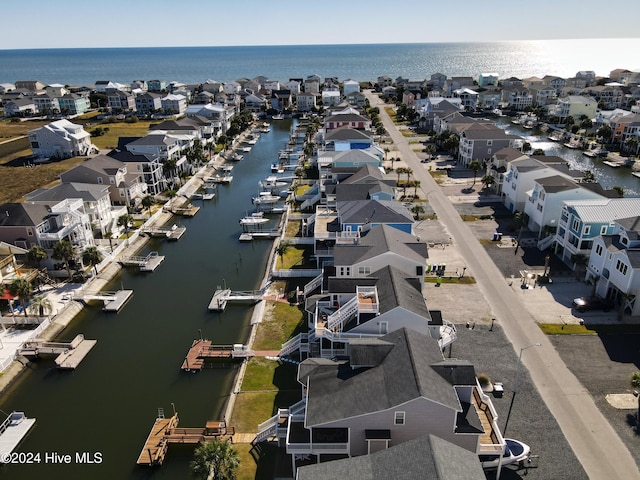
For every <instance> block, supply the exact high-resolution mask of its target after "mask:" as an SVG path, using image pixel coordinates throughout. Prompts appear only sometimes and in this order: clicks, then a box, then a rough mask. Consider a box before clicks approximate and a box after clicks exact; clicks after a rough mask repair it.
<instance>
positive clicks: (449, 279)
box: [424, 275, 476, 285]
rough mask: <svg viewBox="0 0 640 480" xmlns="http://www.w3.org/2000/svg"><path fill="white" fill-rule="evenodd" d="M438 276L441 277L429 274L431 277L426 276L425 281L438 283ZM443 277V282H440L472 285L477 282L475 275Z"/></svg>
mask: <svg viewBox="0 0 640 480" xmlns="http://www.w3.org/2000/svg"><path fill="white" fill-rule="evenodd" d="M438 278H439V277H434V276H429V277H424V282H425V283H437V282H438ZM441 278H442V282H440V283H457V284H459V285H472V284H474V283H476V279H475V278H473V277H470V276H469V275H465V276H464V277H462V278H458V277H447V276H444V277H441Z"/></svg>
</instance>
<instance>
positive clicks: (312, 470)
mask: <svg viewBox="0 0 640 480" xmlns="http://www.w3.org/2000/svg"><path fill="white" fill-rule="evenodd" d="M379 435H384V434H383V433H381V432H375V433H374V432H372V433H371V437H372V438H371V439H370V440H371V442H372V443H373V447H374V448H372V449H371V451H372V453H370V454H368V455H361V456H358V457H350V458H344V459H340V460H332V461H327V462H322V463H316V464H311V465H303V466H300V467H298V470H297V473H296V480H327V479H335V478H342V477H344V474H345V472H349V476H350V477H351V478H357V479H358V480H388V479H390V478H394V479H398V478H425V479H426V478H439V479H450V480H460V479H465V480H485V479H486V475H485V473H484V470H483V469H482V466H481V463H480V461H479V460H478V456H477V455H476V454H475V453H472V452H470V451H468V450H466V449H464V448H462V447H458V446H457V445H454V444H453V443H451V442H448V441H446V440H443V439H441V438H440V437H437V436H435V435H426V436H424V437H420V438H416V439H415V440H409V441H408V442H404V443H401V444H400V445H389V440H387V439H385V438H382V439H377V438H373V437H376V436H379ZM376 444H381V445H382V446H383V449H382V450H377V449H376V448H375V447H376V446H378V445H376ZM384 447H386V448H384ZM376 450H377V451H376Z"/></svg>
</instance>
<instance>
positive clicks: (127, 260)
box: [118, 232, 184, 272]
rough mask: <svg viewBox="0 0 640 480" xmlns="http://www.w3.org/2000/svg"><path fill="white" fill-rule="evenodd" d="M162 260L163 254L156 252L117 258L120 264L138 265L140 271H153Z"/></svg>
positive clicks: (127, 265)
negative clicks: (142, 255)
mask: <svg viewBox="0 0 640 480" xmlns="http://www.w3.org/2000/svg"><path fill="white" fill-rule="evenodd" d="M183 233H184V232H183ZM167 238H168V237H167ZM176 240H177V238H176ZM162 262H164V256H162V255H158V252H151V253H150V254H149V255H147V256H146V257H122V258H121V259H120V260H118V263H120V265H122V266H125V267H132V266H133V267H138V268H140V271H141V272H153V271H155V270H156V268H158V267H159V266H160V264H161V263H162Z"/></svg>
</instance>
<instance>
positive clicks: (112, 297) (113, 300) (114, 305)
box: [74, 290, 133, 313]
mask: <svg viewBox="0 0 640 480" xmlns="http://www.w3.org/2000/svg"><path fill="white" fill-rule="evenodd" d="M132 295H133V290H118V291H117V292H100V293H98V294H96V295H82V296H80V297H74V299H75V300H82V301H83V302H88V301H90V300H98V301H102V302H103V303H104V306H103V307H102V310H104V311H105V312H116V313H117V312H119V311H120V310H121V309H122V307H124V306H125V304H126V303H127V302H128V301H129V299H130V298H131V296H132Z"/></svg>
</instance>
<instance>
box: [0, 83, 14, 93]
mask: <svg viewBox="0 0 640 480" xmlns="http://www.w3.org/2000/svg"><path fill="white" fill-rule="evenodd" d="M15 89H16V86H15V85H14V84H13V83H0V95H4V94H5V93H9V92H13V91H14V90H15Z"/></svg>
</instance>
